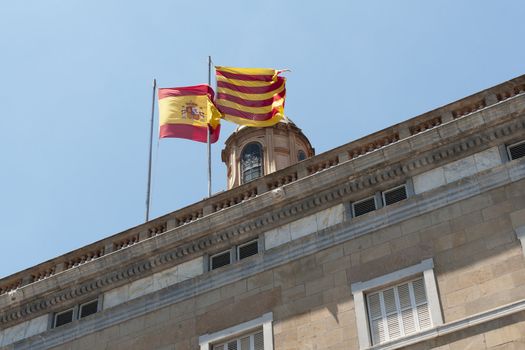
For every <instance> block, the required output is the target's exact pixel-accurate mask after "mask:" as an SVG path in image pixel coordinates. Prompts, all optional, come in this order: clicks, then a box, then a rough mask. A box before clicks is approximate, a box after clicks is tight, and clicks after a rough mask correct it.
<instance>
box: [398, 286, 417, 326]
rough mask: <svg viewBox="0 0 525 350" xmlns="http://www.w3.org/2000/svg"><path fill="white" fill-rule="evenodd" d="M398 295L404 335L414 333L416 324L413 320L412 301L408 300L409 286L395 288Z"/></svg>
mask: <svg viewBox="0 0 525 350" xmlns="http://www.w3.org/2000/svg"><path fill="white" fill-rule="evenodd" d="M397 291H398V294H399V307H400V308H401V320H402V324H403V331H404V334H411V333H414V332H415V331H416V323H415V319H414V310H413V307H412V300H411V298H410V289H409V284H408V283H405V284H402V285H400V286H399V287H397Z"/></svg>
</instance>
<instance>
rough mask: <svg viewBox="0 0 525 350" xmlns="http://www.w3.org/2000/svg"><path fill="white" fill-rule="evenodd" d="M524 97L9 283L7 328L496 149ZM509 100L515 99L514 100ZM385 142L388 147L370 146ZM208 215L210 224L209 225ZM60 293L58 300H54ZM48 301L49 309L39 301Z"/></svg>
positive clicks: (322, 164) (233, 195) (495, 91)
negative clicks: (494, 147) (331, 207)
mask: <svg viewBox="0 0 525 350" xmlns="http://www.w3.org/2000/svg"><path fill="white" fill-rule="evenodd" d="M509 91H512V93H511V92H509ZM524 91H525V76H521V77H519V78H516V79H514V80H512V81H509V82H507V83H504V84H501V85H498V86H497V87H494V88H491V89H488V90H485V91H483V92H480V93H478V94H476V95H473V96H471V97H468V98H466V99H463V100H461V101H458V102H455V103H453V104H450V105H447V106H445V107H442V108H440V109H437V110H435V111H432V112H429V113H426V114H424V115H422V116H419V117H416V118H413V119H411V120H408V121H406V122H404V123H401V124H398V125H396V126H394V127H392V128H388V129H385V130H383V131H381V132H379V133H375V134H372V135H370V136H367V137H366V138H363V139H360V140H357V141H354V142H351V143H349V144H346V145H344V146H341V147H338V148H336V149H334V150H331V151H329V152H326V153H324V154H321V155H319V156H316V157H314V158H311V159H309V160H307V161H304V162H301V163H300V164H297V165H295V166H292V167H289V168H286V169H283V170H281V171H278V172H276V173H273V174H270V175H268V176H265V177H263V178H260V179H257V180H255V181H253V183H249V184H246V185H243V186H240V187H238V188H235V189H233V190H230V191H227V192H224V193H221V194H218V195H216V196H213V197H212V198H209V199H207V200H205V201H202V202H199V203H196V204H194V205H191V206H188V207H186V208H183V209H181V210H179V211H176V212H173V213H171V214H168V215H165V216H163V217H161V218H157V219H155V220H152V221H150V222H148V223H146V224H144V225H140V226H137V227H135V228H132V229H130V230H128V231H125V232H123V233H120V234H117V235H114V236H111V237H108V238H107V239H104V240H101V241H98V242H95V243H93V244H90V245H88V246H86V247H83V248H81V249H79V250H76V251H74V252H71V253H68V254H65V255H63V256H61V257H58V258H56V259H52V260H50V261H47V262H45V263H42V264H40V265H37V266H35V267H33V268H30V269H27V270H24V271H22V272H19V273H17V274H15V275H12V276H9V277H6V278H4V279H2V280H0V308H2V309H4V311H3V314H0V324H2V326H5V325H11V324H15V323H17V322H22V321H23V320H24V319H27V318H30V317H35V316H38V315H39V314H42V313H45V312H48V311H47V308H48V307H50V306H51V305H58V304H61V303H67V302H68V300H73V299H75V298H76V297H78V296H86V295H89V293H91V294H93V293H100V292H101V291H104V290H108V289H111V288H115V287H118V286H119V285H122V284H124V283H128V282H130V281H132V280H134V279H136V278H139V276H144V275H145V274H149V273H152V272H155V271H160V270H162V269H164V268H167V267H170V266H173V265H174V264H176V263H182V262H184V261H186V260H189V259H191V258H192V257H194V256H195V255H199V254H200V255H202V254H203V253H204V252H208V251H211V250H213V249H215V250H217V249H220V248H221V247H223V246H226V245H228V244H230V243H229V242H230V241H232V240H233V241H234V240H236V239H237V240H238V239H240V238H241V237H246V236H249V235H251V236H253V235H257V234H260V233H261V232H263V230H270V229H272V228H275V227H277V226H280V225H283V224H286V223H288V222H291V221H293V220H295V219H296V218H297V217H300V216H304V215H308V214H310V213H314V212H316V211H319V210H322V209H324V208H326V207H328V206H331V205H334V203H335V204H336V203H341V202H342V201H348V200H352V199H356V198H358V197H359V196H363V195H364V194H365V193H366V192H372V191H374V190H375V189H376V188H377V186H378V184H384V185H387V184H389V183H393V182H396V181H400V180H401V179H403V178H406V177H408V176H414V175H417V174H418V173H421V172H423V171H425V170H428V169H430V168H432V167H435V166H438V165H439V164H442V163H444V162H449V161H451V160H454V159H457V158H458V157H461V156H465V155H468V154H471V153H473V152H475V151H478V150H480V149H486V148H488V147H490V146H491V145H494V144H495V142H500V143H501V142H505V140H507V139H509V138H511V137H513V134H515V133H516V132H518V131H519V130H523V128H525V117H524V116H519V115H520V114H522V113H523V112H524V111H525V93H524ZM502 94H503V95H502ZM505 94H507V95H509V96H508V97H506V99H504V98H503V97H505V96H507V95H505ZM482 96H485V97H486V98H487V99H488V100H490V98H489V97H493V98H492V100H494V101H497V99H496V97H495V96H503V97H501V101H500V102H495V103H493V104H492V105H488V106H486V105H487V104H488V103H486V104H485V105H483V106H481V109H477V110H476V109H475V108H474V107H472V106H471V107H472V108H471V110H472V111H471V112H469V113H470V114H466V115H465V114H462V115H461V117H460V116H459V115H460V114H461V113H459V112H458V113H459V114H457V115H458V116H457V117H456V119H453V117H450V115H449V114H450V113H451V110H454V109H455V108H460V109H461V108H462V110H463V109H464V108H467V107H468V106H469V103H478V102H477V101H478V100H479V98H480V97H482ZM485 97H484V98H485ZM465 106H467V107H465ZM469 108H470V107H469ZM447 113H448V114H447ZM437 114H440V115H441V114H443V115H447V116H448V117H447V118H448V119H447V118H444V120H449V121H448V122H442V123H441V124H438V122H437V121H435V118H436V115H437ZM458 118H459V119H458ZM416 122H417V123H419V124H421V123H423V124H424V125H422V126H421V125H419V124H417V123H416ZM414 123H416V124H417V125H419V126H418V127H416V128H415V129H412V131H413V132H414V134H413V135H412V134H411V133H412V131H411V132H410V133H406V132H405V133H403V132H402V133H401V134H405V137H404V138H399V139H400V140H399V141H398V140H397V139H396V138H395V137H394V138H392V137H390V136H388V135H390V134H391V133H392V132H394V133H396V132H400V130H401V129H402V128H408V127H409V126H410V125H412V126H413V124H414ZM482 126H483V127H486V128H481V127H482ZM425 128H426V129H425ZM429 128H430V129H429ZM432 128H434V129H432ZM480 129H483V130H480ZM475 133H477V134H475ZM385 135H387V136H385ZM429 135H434V136H433V137H429ZM438 135H439V137H438ZM377 137H379V138H380V139H381V140H383V141H381V140H380V141H378V142H375V143H374V142H369V141H370V140H374V139H376V138H377ZM385 140H386V141H385ZM388 142H392V143H388ZM356 147H358V148H359V147H364V148H361V151H362V150H364V149H365V148H366V151H367V152H368V153H366V154H362V155H361V154H357V153H359V152H357V153H356V152H354V150H355V149H356ZM374 147H379V148H374ZM345 150H346V151H345ZM361 151H360V152H361ZM344 152H350V153H352V152H353V153H352V154H350V155H349V157H348V158H349V160H347V161H344V162H341V163H340V162H339V158H337V157H339V155H340V154H341V153H344ZM334 157H335V158H334ZM336 158H337V159H336ZM306 170H307V171H306ZM290 173H297V174H299V173H306V174H309V175H306V176H304V177H298V178H297V180H294V181H293V182H291V183H288V184H286V185H283V186H282V187H280V188H279V189H278V191H277V192H276V191H275V190H273V191H268V190H266V191H265V192H262V193H261V192H260V190H259V189H260V188H265V186H266V188H270V187H268V186H269V185H268V184H274V183H275V181H279V179H280V177H283V176H284V177H289V176H290ZM272 186H273V185H272ZM254 190H255V191H257V192H256V194H255V196H254V195H253V193H254V192H253V191H254ZM224 201H226V202H228V203H227V205H226V206H215V207H214V205H216V204H217V203H219V204H220V203H224ZM241 203H242V205H239V204H241ZM206 208H207V209H206ZM210 208H211V209H210ZM218 208H220V209H218ZM268 208H272V210H270V211H269V210H268ZM207 212H209V213H210V214H209V215H206V216H204V213H207ZM153 252H154V253H153ZM152 253H153V254H152ZM100 275H103V276H104V279H103V282H100V283H98V284H95V285H93V283H94V281H95V282H96V281H100V278H99V276H100ZM53 291H55V294H52V295H51V296H49V295H50V293H53ZM2 293H3V295H2ZM44 294H47V295H48V296H47V297H46V298H47V299H45V300H44V299H37V298H38V297H39V296H40V295H44ZM13 298H14V299H13ZM46 300H47V301H49V302H47V301H46ZM15 306H16V311H15V309H14V308H13V307H15ZM6 309H11V310H6Z"/></svg>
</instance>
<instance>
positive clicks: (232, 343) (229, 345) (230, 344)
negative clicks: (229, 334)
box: [228, 340, 237, 350]
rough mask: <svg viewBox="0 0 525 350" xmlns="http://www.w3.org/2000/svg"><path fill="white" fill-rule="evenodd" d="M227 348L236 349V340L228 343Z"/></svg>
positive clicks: (229, 349)
mask: <svg viewBox="0 0 525 350" xmlns="http://www.w3.org/2000/svg"><path fill="white" fill-rule="evenodd" d="M228 350H237V340H233V341H231V342H229V343H228Z"/></svg>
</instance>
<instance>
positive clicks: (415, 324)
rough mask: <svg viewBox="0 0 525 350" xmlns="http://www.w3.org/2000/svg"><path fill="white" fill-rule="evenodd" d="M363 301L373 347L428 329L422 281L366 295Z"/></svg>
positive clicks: (428, 315)
mask: <svg viewBox="0 0 525 350" xmlns="http://www.w3.org/2000/svg"><path fill="white" fill-rule="evenodd" d="M367 302H368V316H369V325H370V334H371V336H372V343H373V344H379V343H383V342H385V341H389V340H393V339H396V338H400V337H403V336H405V335H409V334H412V333H415V332H417V331H420V330H423V329H427V328H430V327H432V321H431V318H430V311H429V308H428V302H427V295H426V291H425V282H424V280H423V279H422V278H419V279H417V280H413V281H410V282H405V283H403V284H399V285H397V286H393V287H389V288H387V289H384V290H382V291H379V292H375V293H372V294H369V295H367Z"/></svg>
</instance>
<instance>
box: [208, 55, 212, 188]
mask: <svg viewBox="0 0 525 350" xmlns="http://www.w3.org/2000/svg"><path fill="white" fill-rule="evenodd" d="M208 85H209V86H211V56H208ZM210 134H211V127H210V125H209V124H208V198H210V197H211V140H210V139H211V135H210Z"/></svg>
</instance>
